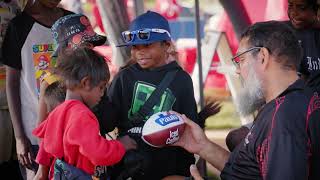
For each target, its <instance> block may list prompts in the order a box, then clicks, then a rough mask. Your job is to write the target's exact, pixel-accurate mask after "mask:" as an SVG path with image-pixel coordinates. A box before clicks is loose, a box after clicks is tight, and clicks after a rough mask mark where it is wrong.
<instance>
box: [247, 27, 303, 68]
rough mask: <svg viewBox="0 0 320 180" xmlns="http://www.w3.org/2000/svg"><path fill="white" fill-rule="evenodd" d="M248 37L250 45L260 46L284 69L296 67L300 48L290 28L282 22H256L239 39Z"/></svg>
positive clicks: (300, 51)
mask: <svg viewBox="0 0 320 180" xmlns="http://www.w3.org/2000/svg"><path fill="white" fill-rule="evenodd" d="M244 38H248V42H249V44H250V45H251V46H261V47H265V48H267V49H268V51H269V53H270V54H272V55H273V56H276V57H279V58H276V60H277V62H278V63H280V64H282V67H283V68H285V69H293V70H296V69H298V67H299V65H300V61H301V58H302V49H301V46H300V44H299V41H298V39H297V37H296V36H295V34H294V32H293V31H292V30H291V28H290V27H289V26H288V25H286V24H285V23H283V22H279V21H267V22H258V23H255V24H254V25H252V26H250V27H249V28H248V29H247V30H246V31H245V32H244V33H243V34H242V35H241V39H244Z"/></svg>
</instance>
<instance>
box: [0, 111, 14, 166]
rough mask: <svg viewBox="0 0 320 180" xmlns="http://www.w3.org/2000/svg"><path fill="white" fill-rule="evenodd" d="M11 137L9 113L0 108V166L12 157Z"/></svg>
mask: <svg viewBox="0 0 320 180" xmlns="http://www.w3.org/2000/svg"><path fill="white" fill-rule="evenodd" d="M13 137H14V136H13V129H12V124H11V119H10V114H9V111H8V110H7V109H1V107H0V147H1V148H0V164H1V163H4V162H7V161H9V160H10V158H11V156H12V146H13Z"/></svg>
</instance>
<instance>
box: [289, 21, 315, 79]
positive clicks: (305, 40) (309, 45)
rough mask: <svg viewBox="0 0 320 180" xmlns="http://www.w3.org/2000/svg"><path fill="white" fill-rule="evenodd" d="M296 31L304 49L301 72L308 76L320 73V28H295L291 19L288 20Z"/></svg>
mask: <svg viewBox="0 0 320 180" xmlns="http://www.w3.org/2000/svg"><path fill="white" fill-rule="evenodd" d="M286 23H287V24H288V25H289V26H290V27H291V28H292V29H293V31H294V32H295V33H296V36H297V38H298V40H299V42H300V44H301V46H302V49H303V59H302V60H301V64H300V67H299V72H300V73H301V74H304V75H306V76H314V75H315V74H318V73H320V29H315V28H308V29H295V28H293V26H292V24H291V23H290V21H287V22H286Z"/></svg>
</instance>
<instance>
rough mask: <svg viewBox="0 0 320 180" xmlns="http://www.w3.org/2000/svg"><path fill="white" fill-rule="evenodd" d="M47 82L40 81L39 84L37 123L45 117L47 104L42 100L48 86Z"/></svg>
mask: <svg viewBox="0 0 320 180" xmlns="http://www.w3.org/2000/svg"><path fill="white" fill-rule="evenodd" d="M48 85H49V84H48V83H47V82H46V81H41V85H40V95H39V109H38V124H40V123H41V122H42V121H44V120H45V118H46V117H47V113H48V112H47V104H46V102H45V100H44V92H45V91H46V89H47V87H48Z"/></svg>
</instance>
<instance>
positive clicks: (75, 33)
mask: <svg viewBox="0 0 320 180" xmlns="http://www.w3.org/2000/svg"><path fill="white" fill-rule="evenodd" d="M51 33H52V36H53V39H54V43H55V45H56V50H55V52H54V53H53V55H52V56H53V57H54V56H57V54H58V52H59V50H60V49H62V48H65V46H66V45H67V44H68V43H72V44H73V45H74V46H78V45H81V44H82V43H83V42H89V43H91V44H93V45H94V46H100V45H103V44H105V43H106V40H107V38H106V37H105V36H101V35H98V34H97V33H95V32H94V30H93V28H92V26H91V24H90V21H89V19H88V18H87V17H86V16H85V15H83V14H70V15H66V16H63V17H61V18H59V19H58V20H57V21H56V22H55V23H54V24H53V25H52V27H51Z"/></svg>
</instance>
